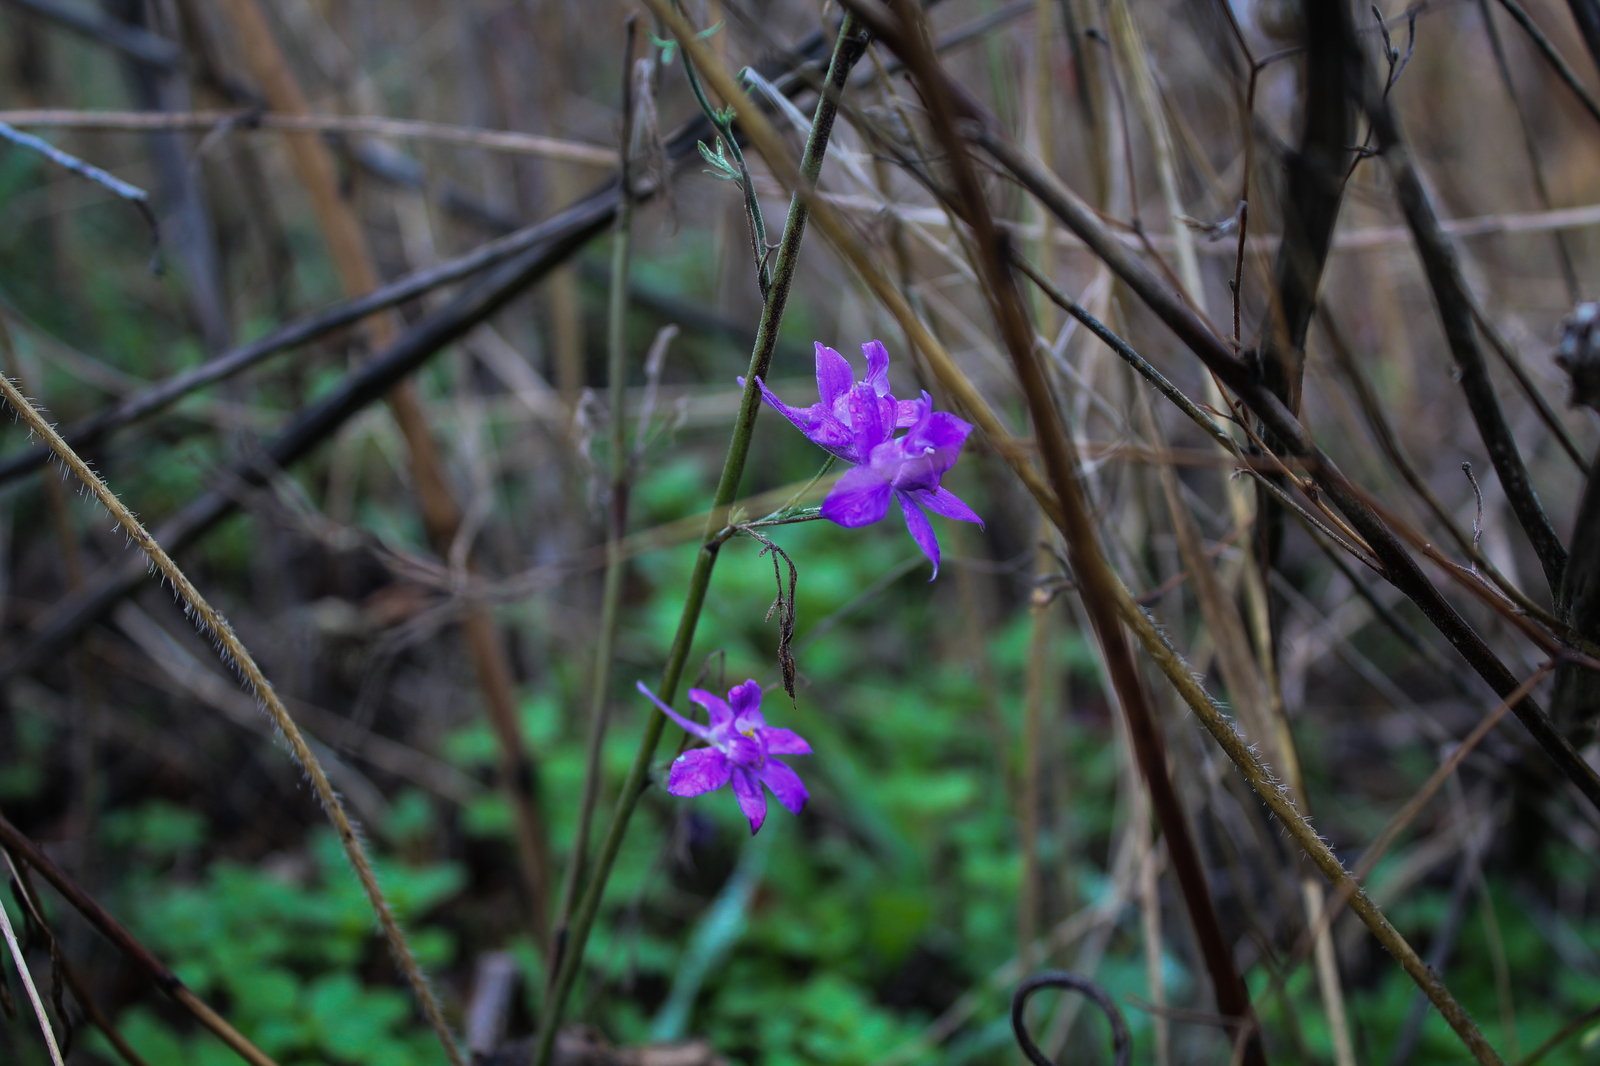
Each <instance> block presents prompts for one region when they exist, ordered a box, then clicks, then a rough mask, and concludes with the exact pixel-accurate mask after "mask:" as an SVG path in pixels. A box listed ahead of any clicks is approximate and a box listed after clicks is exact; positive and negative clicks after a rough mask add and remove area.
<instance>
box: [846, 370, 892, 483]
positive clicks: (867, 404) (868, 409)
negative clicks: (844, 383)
mask: <svg viewBox="0 0 1600 1066" xmlns="http://www.w3.org/2000/svg"><path fill="white" fill-rule="evenodd" d="M845 411H846V414H847V415H848V416H849V423H850V436H851V443H852V444H853V445H854V448H855V453H856V455H857V456H859V457H860V458H857V459H855V460H854V461H855V462H858V463H861V462H865V461H866V457H867V456H869V455H871V454H872V449H874V448H876V447H877V446H878V445H880V444H882V443H883V442H884V441H886V440H888V439H889V434H891V433H893V432H894V429H893V427H891V426H888V425H885V424H884V419H883V407H882V405H880V404H879V403H878V395H877V393H875V392H873V391H872V386H870V385H866V384H860V385H856V386H854V387H853V388H851V390H850V395H849V396H848V397H847V398H846V399H845Z"/></svg>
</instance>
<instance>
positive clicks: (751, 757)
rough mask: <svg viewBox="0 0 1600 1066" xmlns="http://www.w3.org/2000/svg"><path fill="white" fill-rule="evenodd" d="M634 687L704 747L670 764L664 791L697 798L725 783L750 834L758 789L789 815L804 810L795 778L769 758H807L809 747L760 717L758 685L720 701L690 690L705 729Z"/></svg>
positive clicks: (758, 816)
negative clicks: (703, 712) (769, 792)
mask: <svg viewBox="0 0 1600 1066" xmlns="http://www.w3.org/2000/svg"><path fill="white" fill-rule="evenodd" d="M638 687H639V691H640V692H642V693H644V694H645V696H647V697H648V698H649V699H650V702H651V703H654V704H655V705H656V707H658V708H659V709H660V711H661V713H662V714H664V715H666V716H667V717H668V718H670V719H672V720H673V721H674V722H677V723H678V725H680V726H682V727H683V728H684V730H685V731H687V732H689V733H691V734H693V735H694V736H697V737H699V738H700V739H701V740H703V741H705V742H706V745H707V746H706V747H703V748H693V749H690V750H689V751H686V752H684V753H683V754H682V755H680V756H678V758H677V760H676V761H674V762H673V764H672V771H671V773H669V774H668V776H667V791H668V792H670V793H671V794H672V795H674V796H701V795H704V794H705V793H707V792H715V791H716V790H717V789H719V788H721V787H722V786H724V785H728V784H731V785H733V795H734V798H735V799H736V800H738V801H739V810H741V811H743V812H744V816H745V817H746V818H747V819H749V821H750V832H751V834H752V835H753V834H754V833H755V832H756V831H757V830H759V829H760V828H761V823H762V822H764V821H766V818H767V794H766V793H765V792H763V791H762V789H761V786H762V785H766V786H767V788H769V789H771V790H772V794H773V795H774V796H776V797H778V802H779V803H780V804H782V805H783V808H784V809H785V810H787V811H788V812H789V813H790V814H799V813H800V811H801V810H802V809H803V808H804V807H805V805H806V799H807V798H808V797H809V795H810V794H809V793H808V792H806V786H805V784H804V783H803V782H802V781H801V780H800V775H799V774H797V773H795V772H794V770H793V769H792V768H790V766H789V764H788V763H786V762H783V761H782V760H780V759H776V758H773V756H775V755H810V754H811V745H810V744H807V743H806V742H805V740H804V738H802V737H801V736H800V734H798V733H796V732H795V731H794V730H792V729H780V728H778V727H777V726H770V725H768V724H767V720H766V718H765V717H764V716H763V715H762V713H761V685H760V684H759V683H758V682H756V681H754V680H750V681H746V682H745V683H744V684H742V685H736V686H734V687H733V689H732V690H730V691H729V693H728V698H727V699H726V700H724V699H722V698H721V697H720V696H717V695H715V694H713V693H710V692H707V691H706V690H705V689H703V688H692V689H690V690H689V699H691V700H693V701H694V702H695V703H698V704H699V705H700V706H702V707H704V708H705V709H706V713H707V714H708V715H709V716H710V717H711V724H710V726H703V725H701V724H699V723H698V722H692V721H690V720H689V719H687V718H685V717H683V715H681V714H679V713H678V712H677V711H674V710H673V709H672V708H671V707H668V706H667V705H666V704H665V703H662V702H661V701H660V700H659V699H657V698H656V695H655V693H653V692H651V691H650V689H649V688H648V687H647V686H646V685H645V683H644V682H643V681H641V682H639V685H638Z"/></svg>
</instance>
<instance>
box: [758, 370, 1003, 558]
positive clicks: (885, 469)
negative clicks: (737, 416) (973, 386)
mask: <svg viewBox="0 0 1600 1066" xmlns="http://www.w3.org/2000/svg"><path fill="white" fill-rule="evenodd" d="M861 351H862V353H863V354H865V355H866V357H867V376H866V377H865V378H863V379H862V380H860V381H854V380H853V372H852V371H851V369H850V363H849V362H848V361H847V360H846V359H845V357H844V356H842V355H840V354H839V353H838V352H836V351H834V350H833V349H832V348H829V347H827V346H826V345H824V344H821V343H818V344H817V394H818V402H817V403H814V404H812V405H811V406H810V407H809V408H799V407H790V406H788V405H787V404H785V403H784V402H783V401H781V400H779V399H778V398H777V397H776V396H775V395H773V393H772V390H770V389H768V388H767V386H766V384H765V383H764V382H762V381H761V379H760V378H757V379H756V384H757V385H758V386H760V388H761V395H762V396H763V397H764V398H765V399H766V401H767V403H769V404H771V405H772V406H773V407H774V408H775V409H776V410H777V411H778V413H779V414H781V415H783V417H785V418H787V419H788V420H789V421H790V422H792V423H794V425H795V427H796V428H797V429H799V430H800V432H802V433H804V434H805V435H806V437H807V438H808V439H809V440H810V441H812V443H814V444H817V445H819V446H820V447H822V448H824V449H826V450H827V451H828V452H830V453H832V454H833V455H836V456H838V457H839V458H840V459H843V460H845V461H846V462H849V463H855V464H856V468H855V469H854V470H851V471H849V472H847V473H846V474H845V475H844V477H842V478H840V479H839V483H838V484H837V485H835V486H834V487H833V491H832V492H830V493H828V496H827V498H826V499H825V500H823V502H822V517H824V518H826V519H828V520H830V521H833V522H837V523H838V524H839V525H841V526H847V527H850V528H855V527H858V526H869V525H871V524H872V523H874V522H877V521H880V520H881V519H882V518H883V516H884V515H886V514H888V513H889V500H890V499H891V497H892V498H893V499H894V501H895V502H896V503H898V504H899V505H900V513H901V514H902V515H903V516H904V517H905V520H906V529H907V530H908V531H909V532H910V533H911V539H912V540H914V541H916V542H917V547H919V548H921V549H922V552H923V554H924V555H926V556H927V557H928V559H929V560H930V561H931V562H932V563H933V576H934V577H938V576H939V541H938V538H937V537H935V536H934V533H933V524H932V523H930V522H929V521H928V516H927V514H926V512H927V511H932V512H933V513H934V514H938V515H943V516H944V517H946V518H955V519H958V520H960V521H962V522H976V523H977V524H978V526H979V527H980V528H981V527H982V526H983V520H982V519H981V518H979V517H978V516H977V514H975V513H974V512H973V510H972V508H970V507H968V506H967V505H966V504H965V503H962V502H961V500H960V499H958V498H957V497H956V495H955V494H954V493H953V492H951V491H950V490H949V489H946V488H942V487H941V486H940V485H939V479H940V478H942V477H943V476H944V474H945V471H947V470H949V469H950V468H951V467H952V466H954V465H955V462H956V457H957V456H959V455H960V454H961V446H962V445H963V444H965V443H966V440H967V435H968V434H970V433H971V432H972V426H971V424H970V423H967V422H963V421H962V420H961V419H959V418H957V417H956V416H955V415H952V414H949V413H947V412H944V411H935V410H934V409H933V402H932V400H931V398H930V397H929V396H928V394H927V393H923V394H922V399H920V400H897V399H895V398H894V397H893V396H891V395H890V394H889V353H888V351H887V350H886V349H885V348H884V346H883V345H882V344H881V343H880V342H878V341H868V342H867V343H866V344H863V345H862V346H861ZM898 429H904V430H906V431H907V432H906V433H905V435H904V436H900V437H896V436H895V435H894V433H895V430H898ZM930 580H931V579H930Z"/></svg>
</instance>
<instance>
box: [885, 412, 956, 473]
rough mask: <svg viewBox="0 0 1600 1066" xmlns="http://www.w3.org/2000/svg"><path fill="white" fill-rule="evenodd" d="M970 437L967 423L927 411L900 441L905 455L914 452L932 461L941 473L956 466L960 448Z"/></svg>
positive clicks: (946, 413)
mask: <svg viewBox="0 0 1600 1066" xmlns="http://www.w3.org/2000/svg"><path fill="white" fill-rule="evenodd" d="M971 433H972V423H971V422H963V421H962V420H961V419H959V418H957V417H956V416H955V415H953V414H951V413H950V412H949V411H933V410H930V411H928V412H927V413H926V414H925V415H924V416H923V417H922V420H921V421H919V422H918V423H917V424H916V425H914V426H912V427H911V431H910V432H908V433H907V434H906V435H905V436H904V437H902V438H901V441H902V443H903V444H904V445H905V447H906V450H907V452H908V453H909V452H911V451H913V450H914V451H918V452H924V453H926V454H928V455H930V457H932V458H934V459H935V462H936V464H937V465H938V466H939V468H940V473H943V472H944V471H946V470H949V469H950V468H951V467H952V466H954V465H956V457H957V456H959V455H960V454H961V446H962V445H963V444H965V443H966V442H967V437H968V436H969V435H971Z"/></svg>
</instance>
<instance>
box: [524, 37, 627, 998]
mask: <svg viewBox="0 0 1600 1066" xmlns="http://www.w3.org/2000/svg"><path fill="white" fill-rule="evenodd" d="M633 36H634V20H633V19H631V18H630V19H629V20H628V32H627V42H628V43H627V47H626V49H625V50H624V53H623V55H624V63H623V73H622V100H623V128H622V152H621V161H620V165H619V170H618V173H619V174H620V175H621V184H622V197H621V198H620V199H619V200H618V201H617V218H616V231H615V233H614V235H613V236H612V238H611V292H610V302H609V304H608V306H607V309H606V379H607V381H608V383H609V385H610V394H611V395H610V407H611V410H610V417H611V513H610V516H609V517H610V522H609V526H608V529H607V533H606V575H605V583H604V586H603V587H602V590H601V593H600V634H599V639H598V640H597V641H596V643H595V652H594V673H593V676H592V678H591V680H590V684H589V744H588V754H587V758H586V761H585V764H584V773H583V797H582V799H581V800H580V801H579V804H578V827H577V832H576V835H575V836H574V837H573V843H572V855H571V857H570V858H569V859H568V860H567V870H566V874H565V876H564V877H563V878H562V881H561V903H560V909H559V910H558V911H557V912H556V926H555V935H554V937H552V938H551V941H550V957H549V959H548V960H546V977H545V988H546V991H547V992H548V991H549V989H550V988H551V987H552V986H553V985H554V983H555V979H556V974H557V973H558V972H559V970H560V967H561V959H562V956H563V955H565V954H566V945H567V934H568V929H569V926H570V925H571V922H572V907H573V903H574V901H575V899H576V898H577V895H578V885H579V884H580V879H581V878H582V877H583V868H584V866H586V865H587V864H588V861H589V834H590V830H591V829H592V828H593V826H594V809H595V806H596V805H597V804H598V802H599V799H600V753H601V750H602V749H603V747H604V746H605V739H606V728H607V726H608V725H609V724H610V716H609V715H608V714H607V709H608V703H609V700H610V696H611V660H612V657H613V655H614V654H615V651H616V644H617V618H618V615H619V611H618V609H617V608H618V603H619V602H620V601H621V599H622V571H623V567H624V565H625V564H626V562H627V558H626V556H625V555H624V554H623V551H622V539H623V537H624V536H626V535H627V532H628V489H629V477H628V474H629V462H628V452H627V446H628V441H627V423H626V421H625V420H624V419H623V417H622V415H623V406H624V404H625V402H626V400H627V385H628V381H627V345H628V264H629V260H630V257H631V255H632V252H633V195H632V193H633V189H632V183H631V175H630V174H629V171H628V149H629V142H630V141H631V140H632V136H633V129H632V125H633V123H632V116H633V100H632V86H633V72H632V69H631V68H632V58H633ZM641 88H642V89H643V90H644V91H645V92H648V91H649V86H648V84H646V85H644V86H641Z"/></svg>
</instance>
